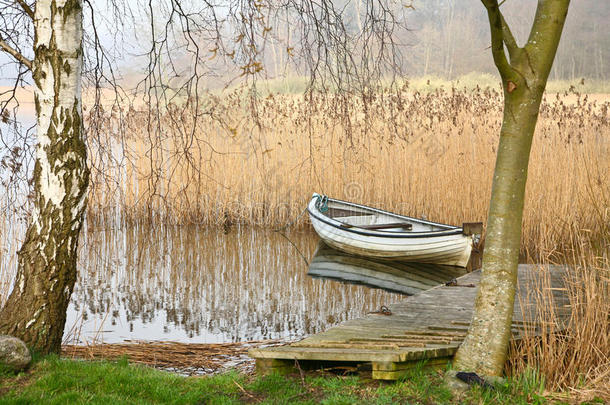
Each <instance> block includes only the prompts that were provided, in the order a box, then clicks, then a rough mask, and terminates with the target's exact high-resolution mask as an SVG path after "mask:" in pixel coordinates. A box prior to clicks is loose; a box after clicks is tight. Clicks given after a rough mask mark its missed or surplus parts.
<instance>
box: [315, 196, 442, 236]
mask: <svg viewBox="0 0 610 405" xmlns="http://www.w3.org/2000/svg"><path fill="white" fill-rule="evenodd" d="M324 215H326V216H328V217H329V218H332V219H334V220H336V221H339V222H341V223H342V224H344V225H342V226H344V227H345V228H354V227H356V228H363V229H368V230H376V231H387V232H429V231H439V230H444V229H449V228H450V227H443V226H436V225H432V224H427V223H422V222H420V221H418V220H417V219H415V218H409V217H404V216H402V215H392V214H384V213H381V212H377V211H374V210H367V209H366V208H359V207H351V206H349V205H346V204H343V203H339V202H335V201H329V202H328V211H326V212H325V213H324Z"/></svg>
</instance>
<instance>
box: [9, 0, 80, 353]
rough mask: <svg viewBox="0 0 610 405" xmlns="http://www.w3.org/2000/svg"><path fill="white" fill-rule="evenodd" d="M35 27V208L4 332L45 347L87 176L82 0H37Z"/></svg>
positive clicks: (69, 272)
mask: <svg viewBox="0 0 610 405" xmlns="http://www.w3.org/2000/svg"><path fill="white" fill-rule="evenodd" d="M34 26H35V39H34V54H35V58H34V61H33V72H32V76H33V79H34V83H35V104H36V113H37V119H38V121H37V140H38V145H37V148H36V163H35V167H34V191H35V200H34V211H33V213H32V218H31V224H30V225H29V228H28V230H27V233H26V238H25V241H24V243H23V246H22V247H21V249H20V251H19V253H18V271H17V276H16V279H15V286H14V288H13V291H12V293H11V295H10V296H9V298H8V301H7V302H6V305H5V306H4V308H3V309H2V311H1V312H0V333H4V334H9V335H13V336H16V337H18V338H20V339H22V340H23V341H24V342H25V343H26V344H27V345H28V346H30V347H31V348H33V349H34V350H36V351H38V352H40V353H48V352H59V351H60V349H61V340H62V335H63V330H64V325H65V322H66V310H67V307H68V303H69V300H70V296H71V294H72V289H73V287H74V282H75V280H76V251H77V245H78V235H79V232H80V229H81V226H82V222H83V214H84V211H85V207H86V201H87V186H88V182H89V170H88V168H87V162H86V148H85V143H84V139H83V123H82V111H81V70H82V59H83V50H82V37H83V31H82V0H38V1H37V2H36V10H35V19H34Z"/></svg>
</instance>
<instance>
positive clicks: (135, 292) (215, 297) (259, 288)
mask: <svg viewBox="0 0 610 405" xmlns="http://www.w3.org/2000/svg"><path fill="white" fill-rule="evenodd" d="M288 237H289V238H290V239H291V240H292V242H293V243H294V244H295V246H296V248H298V249H299V250H300V251H301V252H303V254H304V256H306V257H307V258H309V257H311V255H312V253H313V251H314V249H315V247H316V243H317V237H316V236H315V235H314V234H313V233H310V232H295V233H292V234H289V235H288ZM79 257H80V269H79V279H78V281H77V284H76V286H75V290H74V294H73V296H72V300H71V304H70V307H69V311H68V322H67V324H66V331H65V338H66V341H72V342H81V343H83V342H91V341H93V340H98V341H99V340H103V341H104V342H119V341H123V340H128V339H141V340H172V341H181V342H232V341H243V340H257V339H292V338H297V337H302V336H304V335H307V334H311V333H316V332H319V331H321V330H324V329H326V328H328V327H329V326H331V325H333V324H336V323H339V322H342V321H344V320H347V319H351V318H354V317H358V316H361V315H363V314H364V313H366V312H368V311H371V310H373V309H377V308H379V307H380V306H381V305H387V304H390V303H393V302H395V301H398V300H400V299H401V296H400V295H397V294H391V293H388V292H385V291H381V290H372V289H369V288H367V287H364V286H356V285H344V284H341V283H335V282H324V281H320V280H314V279H312V278H310V277H308V276H307V265H306V263H305V261H304V260H303V258H302V257H301V256H300V255H299V253H298V252H297V250H296V249H295V247H294V246H292V245H291V244H290V243H289V242H288V241H287V240H286V239H284V238H283V237H282V236H281V235H279V234H278V233H274V232H270V231H264V230H260V229H255V228H242V229H239V228H236V229H233V230H232V231H230V232H229V233H228V234H225V233H222V232H218V231H217V230H207V229H205V228H203V227H197V226H162V227H155V228H151V227H150V226H122V227H119V228H117V229H103V230H91V229H89V230H86V231H85V232H84V234H83V239H82V243H81V252H80V255H79Z"/></svg>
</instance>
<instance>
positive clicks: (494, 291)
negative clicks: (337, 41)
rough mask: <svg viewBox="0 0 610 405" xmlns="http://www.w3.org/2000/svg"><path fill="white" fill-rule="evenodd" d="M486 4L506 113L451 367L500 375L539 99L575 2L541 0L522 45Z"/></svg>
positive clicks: (494, 3)
mask: <svg viewBox="0 0 610 405" xmlns="http://www.w3.org/2000/svg"><path fill="white" fill-rule="evenodd" d="M482 2H483V4H484V5H485V7H486V8H487V11H488V15H489V23H490V28H491V34H492V52H493V56H494V62H495V64H496V66H497V68H498V70H499V72H500V75H501V77H502V84H503V87H504V118H503V121H502V129H501V132H500V145H499V147H498V156H497V160H496V167H495V170H494V178H493V186H492V192H491V201H490V207H489V217H488V220H487V236H486V238H485V251H484V253H483V268H482V276H481V282H480V284H479V289H478V292H477V297H476V300H475V308H474V315H473V319H472V322H471V325H470V328H469V331H468V334H467V336H466V338H465V340H464V343H463V344H462V345H461V346H460V348H459V349H458V352H457V354H456V356H455V362H454V365H453V368H454V370H458V371H460V370H462V371H474V372H476V373H478V374H480V375H485V376H500V375H501V374H502V371H503V368H504V363H505V362H506V356H507V352H508V344H509V339H510V335H511V323H512V317H513V305H514V300H515V290H516V284H517V266H518V260H519V248H520V244H521V220H522V217H523V205H524V197H525V183H526V181H527V169H528V162H529V154H530V149H531V145H532V138H533V135H534V129H535V127H536V121H537V119H538V113H539V110H540V101H541V99H542V95H543V93H544V89H545V87H546V82H547V78H548V75H549V72H550V70H551V67H552V65H553V60H554V58H555V53H556V51H557V46H558V45H559V39H560V38H561V32H562V30H563V25H564V22H565V18H566V15H567V12H568V6H569V4H570V1H569V0H539V1H538V7H537V9H536V16H535V17H534V23H533V26H532V29H531V32H530V36H529V39H528V41H527V44H526V45H525V46H524V47H522V48H520V47H518V46H517V44H516V42H515V40H514V38H513V36H512V34H511V32H510V29H509V27H508V25H507V24H506V22H505V20H504V18H503V17H502V15H501V13H500V10H499V6H498V2H497V1H492V0H482ZM505 48H506V49H507V50H508V54H509V56H510V60H508V59H507V57H506V53H505Z"/></svg>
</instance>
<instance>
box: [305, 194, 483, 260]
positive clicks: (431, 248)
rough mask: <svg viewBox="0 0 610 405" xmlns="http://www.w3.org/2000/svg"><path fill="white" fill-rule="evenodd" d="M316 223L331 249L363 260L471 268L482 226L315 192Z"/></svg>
mask: <svg viewBox="0 0 610 405" xmlns="http://www.w3.org/2000/svg"><path fill="white" fill-rule="evenodd" d="M307 211H308V212H309V217H310V219H311V223H312V225H313V227H314V229H315V230H316V232H317V233H318V235H319V236H320V238H321V239H322V240H323V241H324V242H326V243H327V244H328V245H330V246H332V247H334V248H335V249H339V250H342V251H344V252H347V253H351V254H354V255H358V256H365V257H375V258H382V259H392V260H402V261H409V262H420V263H436V264H447V265H451V266H460V267H466V265H467V264H468V259H469V258H470V252H471V251H472V244H473V239H474V235H473V234H474V233H477V232H480V224H478V223H477V224H464V226H463V227H462V228H460V227H457V226H451V225H444V224H439V223H435V222H430V221H426V220H423V219H417V218H411V217H407V216H404V215H398V214H393V213H391V212H388V211H384V210H380V209H377V208H371V207H367V206H365V205H360V204H355V203H351V202H346V201H341V200H336V199H333V198H328V197H326V196H323V195H320V194H317V193H314V194H313V196H312V198H311V201H310V202H309V205H308V206H307Z"/></svg>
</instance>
